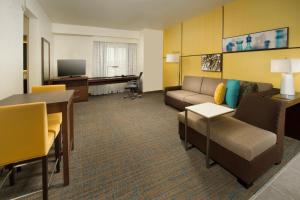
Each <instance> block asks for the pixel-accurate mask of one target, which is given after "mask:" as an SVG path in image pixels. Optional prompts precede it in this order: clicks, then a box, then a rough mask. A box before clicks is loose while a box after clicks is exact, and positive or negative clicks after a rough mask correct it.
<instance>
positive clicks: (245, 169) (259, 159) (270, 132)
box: [178, 94, 285, 188]
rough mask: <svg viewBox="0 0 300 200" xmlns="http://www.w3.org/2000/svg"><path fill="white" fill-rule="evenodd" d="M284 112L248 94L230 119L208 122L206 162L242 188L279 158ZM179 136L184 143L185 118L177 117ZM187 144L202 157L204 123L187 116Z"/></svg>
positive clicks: (220, 118)
mask: <svg viewBox="0 0 300 200" xmlns="http://www.w3.org/2000/svg"><path fill="white" fill-rule="evenodd" d="M284 117H285V111H284V109H282V105H281V103H279V102H275V101H273V100H271V99H270V98H265V97H262V96H260V95H256V94H252V95H248V96H247V97H245V98H243V99H242V100H241V102H240V104H239V106H238V108H237V110H236V113H235V114H234V116H233V117H229V116H223V117H218V118H216V119H213V120H212V121H211V142H210V158H212V159H213V160H214V161H215V162H217V163H219V164H220V165H221V166H223V167H224V168H225V169H227V170H228V171H230V172H231V173H232V174H233V175H235V176H236V177H237V178H238V181H239V182H240V183H241V184H242V185H243V186H245V187H246V188H248V187H250V186H251V185H252V183H253V182H254V181H255V180H256V179H257V178H258V177H259V176H261V175H262V174H263V173H264V172H265V171H266V170H268V169H269V168H270V167H271V166H272V165H274V164H278V163H280V162H281V159H282V155H283V137H284ZM178 120H179V135H180V138H181V139H185V115H184V112H181V113H179V114H178ZM187 142H188V143H190V144H192V145H193V146H195V147H197V148H198V149H199V150H200V151H202V152H204V153H206V121H205V120H204V118H202V117H200V116H198V115H196V114H193V113H189V117H188V128H187Z"/></svg>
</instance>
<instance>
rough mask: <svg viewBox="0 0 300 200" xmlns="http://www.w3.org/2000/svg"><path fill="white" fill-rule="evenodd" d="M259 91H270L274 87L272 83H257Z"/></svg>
mask: <svg viewBox="0 0 300 200" xmlns="http://www.w3.org/2000/svg"><path fill="white" fill-rule="evenodd" d="M257 86H258V92H263V91H268V90H271V89H272V88H273V85H272V84H271V83H257Z"/></svg>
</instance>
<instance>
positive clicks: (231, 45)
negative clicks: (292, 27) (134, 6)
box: [223, 27, 289, 53]
mask: <svg viewBox="0 0 300 200" xmlns="http://www.w3.org/2000/svg"><path fill="white" fill-rule="evenodd" d="M288 33H289V28H288V27H286V28H278V29H274V30H269V31H263V32H256V33H249V34H246V35H240V36H235V37H229V38H224V39H223V52H226V53H230V52H241V51H259V50H270V49H283V48H288V36H289V34H288Z"/></svg>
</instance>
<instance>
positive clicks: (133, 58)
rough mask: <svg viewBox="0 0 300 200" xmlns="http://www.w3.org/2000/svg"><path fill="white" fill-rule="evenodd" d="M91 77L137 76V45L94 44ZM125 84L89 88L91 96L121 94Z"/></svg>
mask: <svg viewBox="0 0 300 200" xmlns="http://www.w3.org/2000/svg"><path fill="white" fill-rule="evenodd" d="M93 45H94V47H93V48H94V49H93V51H94V52H93V54H94V55H93V68H92V77H112V76H122V75H136V74H137V44H127V43H109V42H94V44H93ZM125 86H126V83H119V84H110V85H100V86H92V87H90V93H91V94H92V95H101V94H110V93H118V92H123V91H124V88H125Z"/></svg>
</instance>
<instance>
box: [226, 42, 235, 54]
mask: <svg viewBox="0 0 300 200" xmlns="http://www.w3.org/2000/svg"><path fill="white" fill-rule="evenodd" d="M233 47H234V44H233V43H232V42H229V43H228V44H227V45H226V51H227V52H232V50H233Z"/></svg>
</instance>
